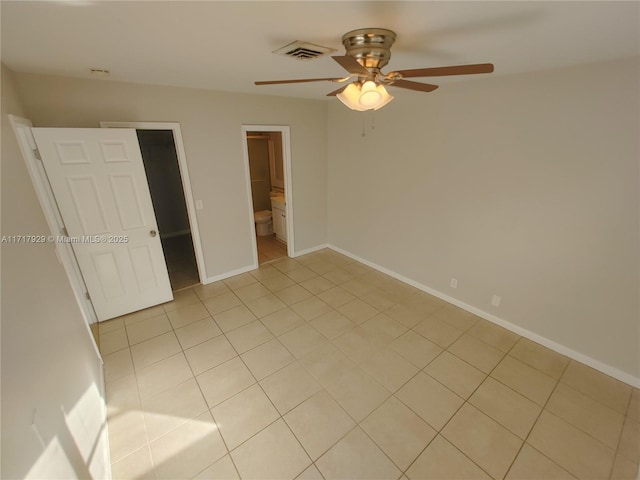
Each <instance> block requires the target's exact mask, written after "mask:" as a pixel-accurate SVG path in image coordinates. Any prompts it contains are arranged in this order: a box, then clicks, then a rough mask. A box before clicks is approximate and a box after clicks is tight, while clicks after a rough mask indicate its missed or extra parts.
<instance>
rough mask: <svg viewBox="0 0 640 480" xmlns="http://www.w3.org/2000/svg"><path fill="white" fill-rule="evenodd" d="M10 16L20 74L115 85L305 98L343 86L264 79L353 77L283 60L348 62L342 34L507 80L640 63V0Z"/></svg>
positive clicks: (273, 5)
mask: <svg viewBox="0 0 640 480" xmlns="http://www.w3.org/2000/svg"><path fill="white" fill-rule="evenodd" d="M1 9H2V10H1V15H2V16H1V20H2V61H3V62H4V63H5V64H6V65H8V66H9V67H10V68H11V69H12V70H14V71H21V72H36V73H47V74H55V75H66V76H74V77H89V76H90V75H89V73H88V72H89V69H90V68H91V67H99V68H107V69H109V70H110V71H111V76H110V77H109V79H111V80H121V81H130V82H140V83H150V84H161V85H176V86H188V87H197V88H209V89H215V90H224V91H234V92H249V93H261V94H273V95H288V96H295V97H303V98H317V99H322V98H326V97H325V96H324V95H325V94H326V93H327V92H329V91H331V90H334V89H335V88H337V87H336V86H335V85H333V84H331V83H328V82H321V83H306V84H297V85H287V86H280V85H278V86H255V85H254V84H253V81H254V80H273V79H290V78H305V77H333V76H335V77H339V76H342V75H343V74H344V72H343V70H341V68H340V67H339V66H338V65H337V64H336V63H335V62H333V60H332V59H331V58H328V57H323V58H319V59H316V60H312V61H298V60H294V59H291V58H288V57H282V56H277V55H274V54H273V53H271V52H272V51H273V50H276V49H278V48H280V47H282V46H284V45H286V44H288V43H290V42H292V41H294V40H306V41H309V42H312V43H315V44H320V45H324V46H328V47H333V48H335V49H337V50H338V52H337V53H336V54H338V55H342V54H344V49H343V47H342V44H341V41H340V39H341V36H342V34H343V33H345V32H347V31H349V30H353V29H357V28H364V27H381V28H388V29H391V30H394V31H395V32H396V33H397V35H398V39H397V41H396V43H395V45H394V46H393V47H392V49H391V52H392V58H391V61H390V63H389V65H388V66H387V68H386V69H385V71H389V70H396V69H408V68H421V67H436V66H443V65H459V64H466V63H484V62H492V63H494V65H495V73H494V74H492V75H504V74H510V73H517V72H526V71H535V70H542V69H547V68H553V67H559V66H567V65H575V64H580V63H586V62H595V61H603V60H611V59H616V58H623V57H630V56H634V55H640V35H639V31H640V3H639V2H637V1H629V2H611V1H604V2H590V1H574V2H560V1H544V2H525V1H496V2H485V1H471V2H462V1H446V2H445V1H440V2H431V1H410V2H399V1H391V2H369V1H350V2H341V1H321V2H310V1H287V2H274V1H258V2H245V1H228V2H221V1H100V2H98V1H89V0H66V1H47V2H36V1H7V0H2V2H1ZM480 76H482V75H479V76H478V77H480ZM467 78H469V77H467ZM416 80H418V81H420V80H421V79H416ZM422 80H424V81H427V82H431V83H437V84H444V83H446V82H448V81H451V80H452V79H445V78H438V79H427V78H425V79H422ZM105 81H108V80H105ZM396 91H397V90H396ZM410 93H411V94H416V95H419V94H418V93H416V92H410Z"/></svg>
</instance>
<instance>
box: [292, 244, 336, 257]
mask: <svg viewBox="0 0 640 480" xmlns="http://www.w3.org/2000/svg"><path fill="white" fill-rule="evenodd" d="M325 248H329V244H328V243H323V244H322V245H316V246H315V247H311V248H307V249H306V250H300V251H299V252H293V255H292V257H293V258H296V257H301V256H302V255H307V254H308V253H313V252H317V251H318V250H322V249H325Z"/></svg>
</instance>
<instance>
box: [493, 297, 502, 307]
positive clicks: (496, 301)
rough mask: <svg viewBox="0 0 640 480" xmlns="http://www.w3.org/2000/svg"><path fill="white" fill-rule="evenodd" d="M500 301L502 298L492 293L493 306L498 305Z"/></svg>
mask: <svg viewBox="0 0 640 480" xmlns="http://www.w3.org/2000/svg"><path fill="white" fill-rule="evenodd" d="M501 301H502V298H500V297H499V296H498V295H494V296H493V297H491V305H493V306H494V307H499V306H500V302H501Z"/></svg>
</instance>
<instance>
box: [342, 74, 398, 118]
mask: <svg viewBox="0 0 640 480" xmlns="http://www.w3.org/2000/svg"><path fill="white" fill-rule="evenodd" d="M336 97H338V100H340V101H341V102H342V103H344V104H345V105H346V106H347V107H349V108H350V109H351V110H356V111H358V112H364V111H366V110H379V109H380V108H382V107H384V106H385V105H386V104H387V103H389V102H390V101H391V100H393V95H389V93H388V92H387V90H386V88H384V86H382V85H376V83H375V82H373V81H371V80H368V81H366V82H364V84H362V85H360V84H358V83H351V84H349V85H348V86H347V88H345V89H344V90H343V91H342V92H341V93H339V94H337V95H336Z"/></svg>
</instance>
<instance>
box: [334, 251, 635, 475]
mask: <svg viewBox="0 0 640 480" xmlns="http://www.w3.org/2000/svg"><path fill="white" fill-rule="evenodd" d="M328 248H330V249H331V250H334V251H336V252H338V253H341V254H343V255H346V256H347V257H349V258H352V259H354V260H357V261H358V262H360V263H363V264H365V265H367V266H369V267H371V268H373V269H375V270H378V271H379V272H382V273H385V274H387V275H389V276H390V277H393V278H395V279H396V280H400V281H401V282H403V283H406V284H408V285H411V286H412V287H415V288H417V289H418V290H422V291H423V292H426V293H428V294H430V295H433V296H434V297H438V298H439V299H441V300H444V301H445V302H448V303H451V304H453V305H455V306H456V307H460V308H462V309H463V310H466V311H467V312H470V313H473V314H474V315H477V316H479V317H481V318H484V319H485V320H488V321H489V322H492V323H495V324H496V325H499V326H501V327H503V328H506V329H507V330H509V331H511V332H513V333H516V334H518V335H520V336H522V337H525V338H527V339H529V340H531V341H533V342H536V343H539V344H540V345H542V346H544V347H547V348H549V349H551V350H553V351H555V352H558V353H560V354H561V355H565V356H566V357H569V358H571V359H573V360H576V361H577V362H580V363H584V364H585V365H587V366H589V367H591V368H593V369H595V370H598V371H600V372H602V373H604V374H606V375H609V376H611V377H613V378H616V379H618V380H620V381H621V382H624V383H626V384H628V385H631V386H632V387H635V388H640V378H639V377H634V376H633V375H631V374H630V373H627V372H624V371H622V370H620V369H618V368H616V367H612V366H611V365H608V364H606V363H604V362H601V361H600V360H596V359H594V358H592V357H589V356H588V355H585V354H583V353H580V352H577V351H575V350H573V349H571V348H569V347H566V346H565V345H562V344H560V343H557V342H555V341H553V340H551V339H549V338H546V337H543V336H542V335H539V334H537V333H535V332H532V331H530V330H527V329H526V328H522V327H520V326H518V325H515V324H513V323H511V322H509V321H507V320H504V319H502V318H500V317H497V316H495V315H493V314H491V313H488V312H485V311H484V310H481V309H479V308H477V307H474V306H473V305H469V304H467V303H465V302H462V301H460V300H458V299H456V298H453V297H450V296H449V295H447V294H444V293H442V292H440V291H438V290H434V289H433V288H430V287H428V286H426V285H422V284H421V283H418V282H416V281H414V280H412V279H410V278H407V277H405V276H403V275H400V274H398V273H396V272H394V271H392V270H389V269H387V268H385V267H382V266H380V265H378V264H376V263H373V262H370V261H369V260H366V259H364V258H362V257H359V256H358V255H354V254H353V253H351V252H349V251H347V250H343V249H342V248H340V247H336V246H335V245H331V244H328ZM639 480H640V479H639Z"/></svg>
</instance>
